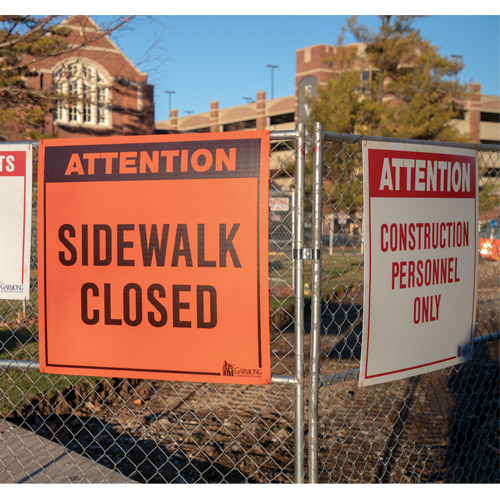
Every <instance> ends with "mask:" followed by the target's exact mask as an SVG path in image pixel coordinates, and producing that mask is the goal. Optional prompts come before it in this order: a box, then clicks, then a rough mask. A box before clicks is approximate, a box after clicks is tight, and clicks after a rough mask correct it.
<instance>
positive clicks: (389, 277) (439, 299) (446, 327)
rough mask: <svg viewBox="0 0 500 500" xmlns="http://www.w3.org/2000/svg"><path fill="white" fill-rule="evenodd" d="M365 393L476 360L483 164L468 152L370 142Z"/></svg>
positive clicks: (366, 158)
mask: <svg viewBox="0 0 500 500" xmlns="http://www.w3.org/2000/svg"><path fill="white" fill-rule="evenodd" d="M363 172H364V208H365V217H364V231H365V245H366V246H365V288H364V310H363V340H362V355H361V367H360V378H359V385H360V386H368V385H373V384H378V383H382V382H389V381H392V380H397V379H401V378H405V377H410V376H415V375H419V374H422V373H426V372H430V371H433V370H437V369H441V368H445V367H447V366H452V365H455V364H458V363H461V362H463V361H466V360H468V359H470V358H471V357H472V346H473V337H474V328H475V312H476V289H477V262H476V259H477V253H478V251H477V248H478V242H477V227H478V226H477V220H478V217H477V165H476V155H475V152H474V151H471V150H466V149H456V148H445V147H436V146H423V145H422V146H421V145H412V144H399V143H398V144H394V143H392V144H391V143H381V142H371V141H365V142H364V143H363Z"/></svg>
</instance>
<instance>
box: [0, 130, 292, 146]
mask: <svg viewBox="0 0 500 500" xmlns="http://www.w3.org/2000/svg"><path fill="white" fill-rule="evenodd" d="M297 137H298V136H297V130H272V131H271V140H272V141H287V140H293V139H296V138H297ZM0 143H1V144H4V145H12V146H21V145H25V144H31V145H32V146H34V147H38V143H39V141H32V140H24V141H1V142H0Z"/></svg>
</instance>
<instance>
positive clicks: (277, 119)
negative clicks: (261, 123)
mask: <svg viewBox="0 0 500 500" xmlns="http://www.w3.org/2000/svg"><path fill="white" fill-rule="evenodd" d="M294 120H295V113H285V114H282V115H274V116H271V118H270V120H269V122H270V124H271V125H280V124H282V123H290V122H293V121H294Z"/></svg>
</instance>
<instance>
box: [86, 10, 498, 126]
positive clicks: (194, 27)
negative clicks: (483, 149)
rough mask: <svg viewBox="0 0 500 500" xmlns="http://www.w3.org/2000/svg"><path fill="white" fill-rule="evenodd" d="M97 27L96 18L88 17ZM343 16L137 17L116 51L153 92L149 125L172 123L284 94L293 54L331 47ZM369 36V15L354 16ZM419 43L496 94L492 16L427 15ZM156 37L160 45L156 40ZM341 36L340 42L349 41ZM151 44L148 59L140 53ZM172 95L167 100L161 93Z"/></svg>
mask: <svg viewBox="0 0 500 500" xmlns="http://www.w3.org/2000/svg"><path fill="white" fill-rule="evenodd" d="M95 17H96V18H97V20H98V21H99V20H100V18H101V16H95ZM348 17H349V16H343V15H321V16H317V15H311V16H304V15H292V16H281V15H278V16H268V15H236V16H224V15H210V16H207V15H201V16H199V15H193V16H184V15H173V16H167V15H161V16H155V17H154V18H153V19H151V18H147V17H141V18H140V19H136V20H135V21H134V23H133V29H132V30H127V31H124V32H122V33H121V34H119V35H118V36H117V38H116V42H117V44H118V45H119V46H120V48H121V49H122V50H123V51H124V52H125V53H126V54H127V56H128V57H129V58H130V59H131V60H132V62H134V63H135V64H136V65H138V67H139V68H140V69H143V70H145V71H148V73H149V81H150V82H151V83H153V84H154V85H155V110H156V111H155V119H156V121H160V120H164V119H167V118H168V116H169V98H170V106H171V107H172V108H173V109H177V110H178V111H179V116H184V115H187V114H189V113H188V112H194V113H200V112H204V111H208V110H209V109H210V101H212V100H217V101H219V106H220V107H228V106H237V105H240V104H244V103H245V102H246V100H245V99H244V98H245V97H251V98H253V99H255V95H256V93H257V92H258V91H259V90H265V91H266V93H267V96H268V97H271V69H270V68H268V67H267V65H268V64H272V65H277V66H279V67H278V68H276V69H275V70H274V97H282V96H287V95H292V94H293V93H294V85H295V51H296V50H297V49H299V48H303V47H307V46H309V45H315V44H320V43H327V44H335V43H336V41H337V38H338V36H339V34H340V32H341V29H342V26H345V25H346V20H347V18H348ZM358 17H359V22H360V23H361V24H364V25H366V26H368V27H373V28H374V29H375V28H377V27H378V25H379V19H378V17H377V16H358ZM415 26H416V27H418V28H419V29H420V31H421V33H422V34H423V36H424V38H425V39H427V40H429V41H431V42H432V43H433V44H434V45H435V46H437V47H439V48H440V53H441V54H443V55H447V56H450V55H452V54H456V55H460V56H462V57H463V61H464V63H465V69H464V70H463V71H462V72H461V73H460V75H459V79H460V80H461V81H462V82H463V83H469V82H471V81H478V82H480V83H481V84H482V92H483V94H494V95H495V94H496V95H500V67H499V66H500V16H499V15H480V16H476V15H460V16H444V15H431V16H429V17H423V18H419V19H418V20H417V21H416V22H415ZM160 34H163V35H162V36H163V38H162V39H161V40H159V39H158V38H159V36H160ZM354 41H355V40H354V39H353V38H352V36H351V35H347V37H346V43H349V42H354ZM154 43H157V45H156V46H155V48H154V50H153V51H152V53H151V56H152V57H151V60H149V61H144V62H142V63H141V62H140V61H141V57H142V56H143V55H144V52H145V51H146V50H147V49H148V47H150V46H151V45H152V44H154ZM166 90H168V91H173V92H175V94H171V95H169V94H168V93H165V91H166Z"/></svg>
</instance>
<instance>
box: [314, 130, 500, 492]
mask: <svg viewBox="0 0 500 500" xmlns="http://www.w3.org/2000/svg"><path fill="white" fill-rule="evenodd" d="M318 134H319V135H318V136H317V137H316V140H317V141H318V143H321V146H320V149H321V156H322V158H321V159H322V168H323V170H322V181H321V200H320V201H318V203H320V204H321V212H322V220H321V224H320V226H321V227H320V230H321V234H322V236H323V239H322V241H323V253H322V266H321V278H320V281H321V285H320V294H321V303H320V304H319V305H318V317H319V320H318V322H319V332H320V334H319V338H318V341H317V342H318V348H317V350H316V351H315V354H314V355H312V356H311V358H312V359H313V360H315V361H316V363H317V366H316V370H317V373H318V374H319V375H318V381H317V382H316V386H315V380H314V375H313V372H312V371H311V374H312V375H311V381H310V384H311V398H313V397H314V394H315V393H316V394H317V395H318V400H317V403H316V404H315V405H316V407H315V408H314V410H315V411H316V412H317V428H316V429H314V428H313V429H312V430H311V429H310V432H313V435H312V438H311V441H312V442H311V443H310V449H311V450H312V451H313V452H314V454H312V456H311V460H310V476H311V477H312V478H314V480H316V481H318V482H320V483H450V482H451V483H462V482H464V483H465V482H466V483H498V482H499V479H500V461H499V459H500V452H499V448H500V446H499V445H500V443H499V439H500V405H499V390H500V386H499V345H498V338H499V337H498V332H499V330H500V310H499V305H500V293H499V289H498V286H499V281H500V280H499V270H500V268H499V265H500V262H499V261H498V257H497V256H496V254H493V252H491V253H487V252H484V251H483V252H482V255H483V257H482V258H480V259H479V269H478V280H479V285H478V305H477V320H476V338H475V339H474V340H475V342H474V344H475V345H474V358H473V360H472V361H471V362H467V363H464V364H462V365H456V366H454V367H452V368H448V369H443V370H438V371H435V372H431V373H428V374H425V375H420V376H417V377H411V378H407V379H403V380H400V381H395V382H391V383H384V384H380V385H376V386H372V387H365V388H362V389H360V388H359V387H358V383H357V375H358V373H359V366H360V358H361V334H362V328H363V325H362V319H363V311H362V309H363V277H364V275H363V242H362V239H361V238H360V237H359V235H360V231H359V228H360V219H361V214H362V213H363V210H362V202H363V192H362V186H363V181H362V173H363V168H362V139H366V138H365V137H363V138H362V137H360V136H346V135H340V134H333V133H328V132H326V133H324V135H322V132H321V130H319V131H318ZM372 139H373V140H376V138H372ZM379 140H380V138H379ZM383 140H384V141H388V142H389V141H390V139H383ZM394 141H397V140H394ZM405 142H406V141H405ZM421 143H422V144H423V143H424V141H421ZM427 144H429V142H427ZM455 146H459V145H458V144H457V145H455ZM467 146H470V145H467ZM476 149H477V158H478V167H479V175H480V181H479V186H480V195H479V200H480V201H479V203H480V206H479V217H480V221H482V222H483V225H484V227H489V226H490V225H493V226H495V223H494V222H493V223H491V222H490V220H492V219H495V218H496V219H497V220H498V217H499V216H500V205H499V197H498V195H499V194H500V149H499V147H498V146H491V147H490V148H489V149H488V146H479V147H476ZM332 234H334V235H335V239H334V240H333V244H332ZM480 241H481V240H480ZM483 246H484V245H483ZM478 251H479V249H478ZM387 314H391V312H390V311H387ZM390 349H391V346H389V345H388V346H387V350H388V351H390ZM312 352H313V351H312ZM318 386H319V387H318ZM310 411H311V407H310ZM311 422H312V421H311V420H310V423H311ZM314 432H317V434H316V435H315V434H314Z"/></svg>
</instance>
